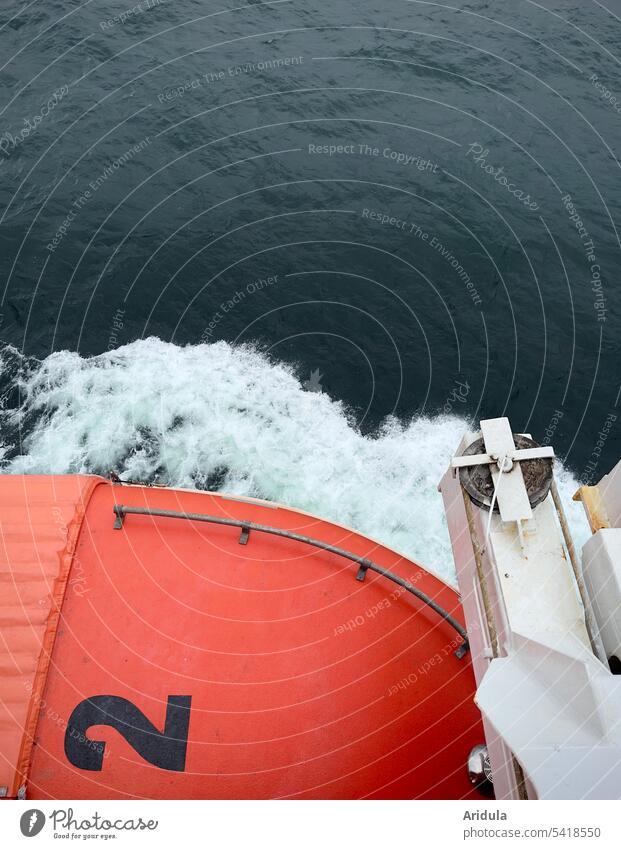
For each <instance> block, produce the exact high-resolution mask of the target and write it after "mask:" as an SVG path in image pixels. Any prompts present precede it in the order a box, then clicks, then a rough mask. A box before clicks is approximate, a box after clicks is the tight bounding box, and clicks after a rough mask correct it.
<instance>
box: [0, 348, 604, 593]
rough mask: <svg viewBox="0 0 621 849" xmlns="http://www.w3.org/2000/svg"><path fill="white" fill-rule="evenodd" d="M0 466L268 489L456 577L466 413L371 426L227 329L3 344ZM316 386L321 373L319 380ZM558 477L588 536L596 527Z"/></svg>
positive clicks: (243, 490)
mask: <svg viewBox="0 0 621 849" xmlns="http://www.w3.org/2000/svg"><path fill="white" fill-rule="evenodd" d="M0 368H1V369H2V381H3V385H4V387H5V394H4V399H3V410H2V412H1V417H2V419H1V420H2V433H3V440H4V445H3V447H2V469H3V471H4V472H12V473H33V474H34V473H49V474H66V473H78V472H79V473H99V474H104V475H106V474H107V473H108V472H109V471H110V470H111V469H115V470H116V471H118V472H120V473H121V477H123V478H125V479H128V480H141V481H150V482H153V481H158V482H160V483H165V484H170V485H175V486H184V487H198V488H201V489H213V490H221V491H226V492H229V493H232V494H237V495H245V496H252V497H258V498H265V499H269V500H271V501H277V502H280V503H283V504H287V505H290V506H292V507H297V508H300V509H303V510H307V511H309V512H311V513H316V514H318V515H320V516H323V517H325V518H327V519H331V520H333V521H335V522H339V523H342V524H344V525H347V526H349V527H352V528H355V529H356V530H358V531H361V532H362V533H364V534H367V535H369V536H372V537H375V538H376V539H378V540H381V541H382V542H384V543H386V544H387V545H390V546H392V547H393V548H395V549H397V550H398V551H401V552H403V553H404V554H406V555H408V556H409V557H412V558H415V559H417V560H418V561H420V562H421V563H422V564H423V565H425V566H428V567H429V568H431V569H433V570H434V571H436V572H437V573H438V574H441V575H443V576H444V577H445V578H448V579H453V578H454V569H453V561H452V555H451V549H450V544H449V540H448V534H447V530H446V525H445V521H444V513H443V509H442V501H441V497H440V495H439V493H438V492H437V490H436V487H437V483H438V481H439V479H440V477H441V476H442V474H443V472H444V470H445V469H446V466H447V463H448V461H449V458H450V456H451V454H452V453H453V451H454V450H455V448H456V447H457V445H458V443H459V441H460V439H461V437H462V435H463V432H464V430H465V428H466V427H467V422H466V421H464V420H463V419H460V418H458V417H456V416H447V417H429V418H416V419H413V420H412V421H410V422H402V421H399V420H397V419H395V418H389V419H387V420H386V421H385V422H384V423H383V425H382V426H381V427H380V428H379V429H378V430H377V432H376V433H375V434H373V435H371V436H369V435H362V434H361V433H360V432H359V430H358V429H357V428H356V426H355V423H354V420H353V417H352V415H351V414H350V412H349V411H348V410H347V408H346V407H345V406H344V405H343V404H342V403H340V402H339V401H335V400H333V399H331V398H330V397H329V396H328V395H327V394H325V393H323V392H321V391H308V390H307V389H305V388H304V385H303V384H302V383H301V382H300V380H299V379H298V377H297V376H296V373H295V370H294V369H293V368H291V367H289V366H286V365H283V364H280V363H275V362H274V361H272V360H270V359H269V358H268V357H267V356H265V355H264V354H263V353H261V352H260V351H258V350H256V349H254V348H252V347H250V346H242V347H234V346H232V345H229V344H228V343H226V342H217V343H215V344H206V345H195V346H186V347H179V346H176V345H174V344H171V343H166V342H163V341H161V340H159V339H156V338H149V339H144V340H139V341H136V342H132V343H131V344H129V345H125V346H123V347H121V348H118V349H116V350H113V351H110V352H107V353H105V354H101V355H99V356H95V357H90V358H83V357H81V356H80V355H79V354H77V353H72V352H68V351H61V352H58V353H54V354H51V355H50V356H48V357H47V358H46V359H44V360H42V361H39V360H33V359H26V358H24V357H23V356H22V355H21V354H19V352H17V351H16V350H15V349H14V348H11V347H5V348H4V349H3V350H2V352H1V357H0ZM314 388H316V387H314ZM557 474H558V485H559V489H560V491H561V495H563V496H564V499H563V500H564V503H565V506H566V509H567V510H568V513H569V515H570V521H571V523H572V528H573V531H574V534H575V537H576V542H577V543H578V545H580V544H581V543H582V542H583V541H584V539H585V537H586V536H587V535H588V529H587V528H586V524H585V522H584V519H583V517H582V510H581V508H580V507H579V506H578V505H575V504H572V502H571V500H570V498H571V494H572V493H573V492H574V491H575V488H576V487H577V482H576V481H575V480H574V479H573V478H572V476H571V475H570V474H569V473H568V472H567V471H566V470H565V469H563V468H562V466H560V464H559V468H558V470H557Z"/></svg>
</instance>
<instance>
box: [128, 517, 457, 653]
mask: <svg viewBox="0 0 621 849" xmlns="http://www.w3.org/2000/svg"><path fill="white" fill-rule="evenodd" d="M113 511H114V514H115V516H116V520H115V522H114V527H115V528H116V529H117V530H119V529H121V528H122V527H123V520H124V518H125V516H128V515H135V516H161V517H162V518H165V519H189V520H190V521H192V522H209V523H211V524H213V525H229V526H230V527H234V528H241V531H242V532H241V535H240V538H239V542H240V544H241V545H245V544H246V543H247V542H248V537H249V535H250V531H258V532H259V533H263V534H272V536H277V537H284V538H285V539H292V540H295V541H296V542H301V543H303V544H304V545H312V546H313V547H314V548H320V549H322V550H323V551H329V552H330V553H331V554H337V555H338V556H339V557H344V558H345V559H346V560H351V561H352V562H353V563H357V564H358V566H359V567H360V568H359V569H358V574H357V575H356V579H357V580H358V581H364V579H365V577H366V574H367V571H368V570H369V569H370V570H371V572H377V574H378V575H383V577H384V578H388V580H389V581H393V583H395V584H398V585H399V586H400V587H403V589H404V590H406V591H407V592H409V593H411V594H412V595H414V596H416V598H418V599H420V600H421V601H422V602H424V603H425V604H426V605H427V606H428V607H430V608H431V609H432V610H434V611H435V612H436V613H437V614H438V616H441V617H442V619H444V620H446V621H447V622H448V623H449V625H451V626H452V627H453V628H454V629H455V630H456V631H457V633H458V634H459V635H460V637H461V638H462V639H463V643H462V644H461V645H460V646H458V648H457V650H456V652H455V654H456V655H457V657H460V658H461V657H463V656H464V655H465V654H466V652H467V651H468V649H469V644H468V634H467V632H466V629H465V628H464V627H463V625H461V624H460V623H459V622H458V621H457V620H456V619H455V618H454V617H453V616H451V614H450V613H449V612H448V611H447V610H445V609H444V608H443V607H441V606H440V605H439V604H438V603H437V602H436V601H434V600H433V599H432V598H431V597H430V596H428V595H427V593H424V592H423V591H422V590H419V589H418V587H415V586H414V584H411V583H410V582H409V581H406V580H404V579H403V578H400V577H399V575H395V574H394V573H393V572H389V571H388V570H387V569H384V568H383V567H382V566H379V565H378V564H377V563H374V562H373V561H372V560H369V559H368V558H367V557H361V556H360V555H359V554H354V553H353V552H352V551H347V550H346V549H344V548H339V547H338V546H336V545H331V544H330V543H329V542H323V541H322V540H320V539H313V538H312V537H306V536H302V534H296V533H294V532H293V531H287V530H284V529H283V528H273V527H271V526H269V525H257V524H256V523H255V522H247V521H245V520H243V519H225V518H224V517H221V516H208V515H206V514H204V513H184V512H179V511H176V510H157V509H153V508H151V507H128V506H126V505H124V504H115V505H114V507H113Z"/></svg>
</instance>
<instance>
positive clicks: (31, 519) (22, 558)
mask: <svg viewBox="0 0 621 849" xmlns="http://www.w3.org/2000/svg"><path fill="white" fill-rule="evenodd" d="M0 481H1V484H0V787H2V788H6V790H4V791H3V792H4V793H5V794H6V795H7V796H9V797H14V796H16V795H17V793H18V790H19V788H20V787H21V786H22V784H23V782H24V780H25V776H26V773H27V770H28V765H29V762H30V755H31V749H32V739H33V733H34V729H35V726H36V723H37V716H38V706H39V704H40V698H41V693H42V690H43V687H44V686H45V680H46V676H47V667H48V663H49V658H50V653H51V650H52V646H53V642H54V637H55V633H56V625H57V621H58V615H59V612H60V608H61V606H62V601H63V597H64V593H65V586H66V581H67V577H68V573H69V570H70V567H71V563H72V558H73V548H74V546H75V542H76V539H77V535H78V531H79V528H80V525H81V522H82V516H83V513H84V510H85V507H86V505H87V503H88V499H89V498H90V495H91V492H92V491H93V489H94V487H95V486H97V484H98V483H99V482H100V478H96V477H90V476H79V475H72V476H58V477H42V476H38V475H32V476H21V475H3V476H2V478H0Z"/></svg>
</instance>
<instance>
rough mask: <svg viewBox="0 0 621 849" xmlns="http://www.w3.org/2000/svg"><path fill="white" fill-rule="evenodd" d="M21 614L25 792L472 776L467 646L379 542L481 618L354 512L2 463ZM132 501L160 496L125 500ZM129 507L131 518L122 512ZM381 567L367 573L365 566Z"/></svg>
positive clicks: (329, 789) (460, 790) (301, 789)
mask: <svg viewBox="0 0 621 849" xmlns="http://www.w3.org/2000/svg"><path fill="white" fill-rule="evenodd" d="M0 501H1V502H2V505H3V508H2V534H3V542H4V547H3V558H4V563H3V565H2V567H1V568H2V580H3V582H4V584H5V586H7V587H11V595H10V599H9V604H10V606H11V607H12V616H13V620H14V625H15V627H14V628H13V629H12V630H10V632H9V631H7V632H6V633H7V634H8V636H7V639H6V640H5V646H4V657H3V658H2V679H1V682H0V688H1V694H2V699H1V700H0V741H1V742H2V744H3V753H4V757H3V758H2V764H1V765H0V785H2V786H5V787H6V795H7V796H8V797H16V796H17V795H22V796H24V795H25V796H27V798H32V799H54V798H63V799H68V798H69V799H89V798H93V799H107V798H110V799H112V798H125V799H127V798H150V799H153V798H180V799H192V798H210V799H216V798H218V799H220V798H223V799H224V798H226V799H239V798H363V797H365V798H369V797H372V798H441V799H442V798H444V799H448V798H468V797H470V796H476V795H477V794H476V791H475V790H473V788H472V787H471V785H470V783H469V781H468V776H467V768H466V764H467V759H468V755H469V753H470V751H471V750H472V748H473V747H474V746H475V745H477V744H480V743H482V742H483V740H484V734H483V729H482V725H481V719H480V715H479V713H478V711H477V709H476V707H475V705H474V700H473V699H474V691H475V683H474V677H473V673H472V668H471V664H470V658H469V654H467V653H466V654H465V655H464V656H463V657H461V658H460V657H457V656H456V653H455V652H456V650H457V649H458V648H459V646H460V645H461V643H462V638H461V637H460V636H459V635H458V634H457V633H456V631H455V630H454V629H453V627H451V624H450V623H449V622H447V621H445V620H444V619H443V618H441V617H440V616H438V613H437V612H436V611H434V610H433V609H432V608H431V607H429V606H428V605H427V604H425V603H424V602H423V601H421V600H420V599H419V598H417V597H415V596H413V595H412V594H411V593H409V592H407V591H405V590H404V589H403V587H401V586H400V585H398V584H396V583H394V582H392V581H390V580H388V579H387V578H386V577H385V576H383V575H381V574H377V573H376V572H373V571H368V572H367V573H366V575H365V574H364V570H363V572H362V573H359V569H358V564H356V563H354V562H351V560H348V559H346V558H344V557H342V556H340V555H338V554H336V553H333V552H330V551H326V550H323V549H320V548H318V547H316V546H313V545H311V544H308V543H306V542H302V541H299V540H294V539H289V538H283V537H281V536H275V535H273V534H270V533H265V532H260V531H256V530H252V529H251V530H250V531H249V533H248V532H247V531H245V530H244V529H243V528H240V527H237V526H236V525H227V524H215V523H212V522H205V521H199V520H195V519H190V518H183V517H170V516H162V515H153V514H152V513H149V512H148V511H154V512H156V513H157V512H158V511H159V513H161V512H162V511H174V512H177V513H182V514H198V515H201V516H211V517H216V518H220V519H228V520H233V521H234V522H242V523H248V525H250V524H251V523H252V524H253V525H263V526H269V527H271V528H276V529H280V530H285V531H289V532H292V533H294V534H297V535H301V536H304V537H310V538H313V539H316V540H319V541H322V542H324V543H327V544H330V545H332V546H336V547H338V548H342V549H346V550H347V551H350V552H352V553H354V554H355V555H358V556H360V557H364V558H368V559H369V560H371V561H373V563H374V564H377V565H379V566H380V567H381V568H382V569H385V570H389V571H390V572H391V573H394V574H396V575H397V576H399V577H400V578H402V579H405V580H406V581H408V582H410V583H411V584H413V585H414V586H415V587H416V588H418V589H419V590H422V591H423V592H424V593H426V594H427V595H428V596H430V597H431V598H432V599H434V600H435V601H436V602H437V603H438V604H439V605H441V606H442V607H443V608H444V609H446V610H447V611H448V612H449V613H450V614H452V615H453V616H454V617H455V618H456V619H457V620H458V621H459V622H463V617H462V613H461V608H460V605H459V599H458V597H457V594H456V592H455V590H454V589H453V588H452V587H450V586H448V585H447V584H445V583H444V582H442V581H441V580H440V579H439V578H438V577H436V576H434V575H433V574H431V573H430V572H428V571H426V570H425V569H423V568H422V567H421V566H419V565H417V564H415V563H414V562H412V561H410V560H408V559H406V558H404V557H403V556H401V555H399V554H397V553H396V552H394V551H392V550H390V549H389V548H387V547H385V546H382V545H380V544H379V543H377V542H374V541H372V540H370V539H368V538H366V537H364V536H362V535H360V534H357V533H355V532H354V531H351V530H348V529H345V528H343V527H341V526H338V525H335V524H332V523H330V522H326V521H323V520H321V519H318V518H316V517H314V516H310V515H308V514H305V513H302V512H299V511H295V510H292V509H288V508H284V507H280V506H276V505H272V504H269V503H266V502H260V501H253V500H248V499H237V498H229V497H226V496H222V495H219V494H209V493H201V492H194V491H185V490H172V489H160V488H154V487H142V486H120V485H115V484H113V483H111V482H110V481H106V480H104V479H102V478H98V477H94V476H66V477H64V476H61V477H37V476H29V477H21V476H14V477H13V476H8V477H4V478H2V479H1V481H0ZM119 504H122V505H125V506H129V507H133V508H140V509H143V510H145V511H147V512H146V513H145V514H142V515H141V514H132V513H130V514H127V515H125V516H124V518H123V519H122V521H121V520H120V519H119V517H118V516H117V515H115V513H114V508H115V506H117V507H118V505H119ZM115 525H116V527H115ZM356 577H358V578H361V577H364V580H356Z"/></svg>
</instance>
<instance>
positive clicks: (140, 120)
mask: <svg viewBox="0 0 621 849" xmlns="http://www.w3.org/2000/svg"><path fill="white" fill-rule="evenodd" d="M620 45H621V2H619V0H604V2H602V3H600V2H587V1H586V0H583V2H579V3H578V2H562V0H555V1H554V2H546V0H542V2H532V1H531V0H515V2H508V0H507V2H493V3H492V2H476V0H471V2H462V0H453V2H452V3H451V5H447V4H442V3H430V2H418V0H413V1H412V2H407V1H406V0H387V2H384V1H383V2H379V0H374V2H367V0H361V2H342V0H341V2H334V3H326V2H318V0H310V2H309V0H305V2H298V0H275V2H249V3H244V4H242V3H238V2H236V0H229V2H227V0H201V2H198V0H194V2H192V0H161V2H156V0H142V2H139V3H137V4H132V0H87V2H82V3H81V2H76V0H62V2H61V0H34V2H28V0H22V2H7V0H3V2H2V4H1V7H0V47H1V50H0V65H1V68H0V74H1V76H0V84H1V89H0V193H1V194H0V251H1V253H0V282H1V284H2V306H1V308H0V312H1V313H2V323H1V326H0V339H1V340H2V343H3V345H4V348H3V353H2V360H3V370H2V378H1V379H2V386H1V390H2V393H3V405H4V414H3V425H2V432H3V442H4V463H5V468H7V469H8V470H16V469H25V470H28V471H77V470H85V469H86V470H94V471H105V470H107V469H108V468H110V467H111V466H113V465H116V466H117V467H118V468H120V469H121V470H124V469H125V470H129V471H130V472H131V473H132V474H136V475H143V476H144V477H147V478H149V477H150V478H159V479H161V480H166V481H170V482H184V483H188V482H190V483H193V484H198V485H202V486H226V487H227V488H229V489H237V490H238V491H244V492H249V493H254V494H260V495H264V496H266V497H278V498H280V499H286V500H288V502H290V503H296V504H299V505H301V506H304V507H307V508H308V509H311V508H312V509H313V510H315V511H316V512H323V513H324V514H326V515H332V516H334V517H335V518H338V519H341V520H343V521H348V522H351V523H354V524H357V526H360V527H361V528H362V529H364V530H368V531H369V532H371V531H373V532H375V533H376V534H377V535H382V532H383V531H385V533H384V537H387V538H388V541H390V542H393V543H394V544H397V543H399V544H401V545H402V547H407V543H406V539H407V538H409V537H411V535H412V529H411V526H410V527H409V526H408V524H409V522H411V521H413V519H412V514H413V513H417V514H420V512H421V509H422V508H423V507H424V506H425V504H424V500H423V503H422V502H421V498H420V493H422V492H424V493H427V492H431V491H432V489H433V487H432V484H433V483H435V481H436V480H437V473H438V471H439V470H441V469H442V468H443V467H444V466H445V465H446V463H447V462H448V459H449V457H450V455H451V452H452V451H453V450H454V448H455V447H456V444H457V441H458V439H459V436H460V434H461V432H462V431H463V429H464V423H463V421H462V419H464V418H471V419H478V418H485V417H493V416H500V415H508V416H509V417H510V419H511V422H512V425H513V428H514V430H516V431H530V432H532V434H533V436H535V438H538V439H539V440H540V441H542V442H550V441H551V442H553V444H554V446H555V448H556V450H557V453H558V454H559V455H560V456H561V457H563V460H564V464H565V467H566V468H567V469H568V470H569V471H570V472H571V473H572V474H573V476H574V477H575V478H577V479H580V480H583V481H589V480H590V481H595V480H597V479H598V478H599V477H600V476H601V475H602V474H603V473H604V472H606V471H608V470H609V468H610V467H611V466H612V465H613V464H614V462H616V460H617V459H618V457H619V456H620V455H621V441H620V439H619V434H620V432H621V430H620V427H619V422H618V421H617V416H618V415H619V413H620V407H621V404H620V403H619V388H620V382H621V374H620V371H621V370H620V368H619V360H620V356H621V344H620V339H621V316H620V309H619V307H620V302H619V294H620V291H619V290H620V286H621V277H620V259H621V250H620V248H621V241H620V239H621V216H620V210H621V193H620V190H619V189H620V176H621V165H620V162H619V159H618V157H620V156H621V50H620V49H619V48H620ZM572 216H573V220H572ZM150 337H157V339H153V338H150ZM141 339H149V341H148V342H143V343H140V342H139V341H138V340H141ZM158 339H159V340H161V341H157V340H158ZM218 343H220V344H218ZM223 343H227V344H223ZM187 346H191V347H187ZM197 346H198V347H197ZM248 346H251V347H248ZM117 349H120V350H119V351H118V353H117ZM60 351H66V352H72V353H65V354H62V355H56V356H52V357H50V355H51V354H52V353H53V352H60ZM106 352H109V353H106ZM102 353H104V354H105V356H104V357H103V358H99V359H92V358H93V356H94V355H99V354H102ZM319 390H320V391H319ZM456 416H457V417H458V418H455V417H456ZM365 499H366V500H365ZM378 503H381V505H382V508H381V509H378V506H377V505H378ZM396 504H398V505H400V507H399V508H397V507H396V506H395V505H396ZM399 509H401V513H400V512H399ZM429 509H431V508H429ZM434 509H435V508H434ZM397 514H398V515H397ZM370 517H372V518H370ZM414 521H418V522H419V526H418V530H419V533H420V534H421V535H423V536H424V535H425V529H426V528H429V529H430V530H429V531H428V533H427V536H426V537H425V539H424V540H423V543H419V544H418V551H419V552H420V551H423V552H424V551H425V550H428V548H429V546H430V545H431V541H430V538H429V534H431V536H434V537H435V536H437V535H438V534H440V533H441V532H440V531H438V530H437V528H436V524H434V523H435V522H436V519H433V520H430V519H429V518H428V517H426V518H425V519H424V521H423V520H422V519H421V517H420V515H418V516H417V518H416V519H415V520H414ZM421 521H422V524H421ZM437 521H438V522H439V521H440V520H439V519H438V520H437ZM440 556H441V555H440V554H438V557H440Z"/></svg>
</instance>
